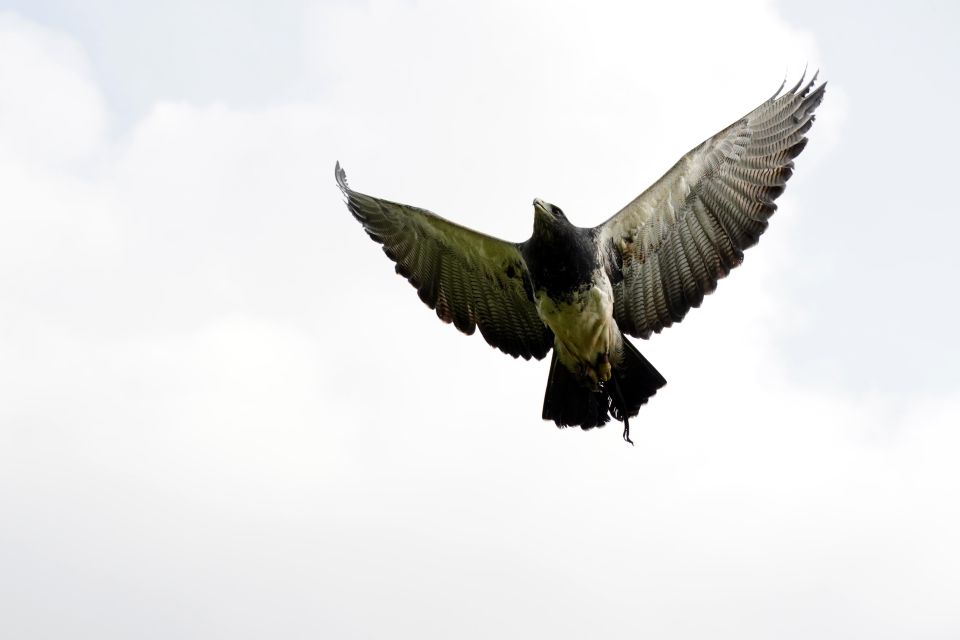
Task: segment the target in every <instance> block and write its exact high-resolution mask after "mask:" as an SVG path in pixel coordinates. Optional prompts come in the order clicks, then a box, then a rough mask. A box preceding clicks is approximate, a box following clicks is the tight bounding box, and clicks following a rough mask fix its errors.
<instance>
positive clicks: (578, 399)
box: [543, 337, 667, 439]
mask: <svg viewBox="0 0 960 640" xmlns="http://www.w3.org/2000/svg"><path fill="white" fill-rule="evenodd" d="M665 384H667V381H666V380H665V379H664V377H663V376H662V375H660V372H659V371H657V370H656V369H654V368H653V365H652V364H650V363H649V362H648V361H647V359H646V358H644V357H643V356H642V355H641V354H640V352H639V351H637V349H636V347H634V346H633V345H632V344H630V343H629V342H628V341H627V339H626V337H624V338H623V352H622V353H621V358H620V361H619V362H617V363H616V364H614V366H613V379H611V380H610V381H609V382H607V383H606V384H605V385H604V386H603V388H601V389H600V390H599V391H592V390H591V389H590V388H589V387H588V386H586V385H584V384H583V383H582V382H581V381H580V380H579V379H578V377H577V376H576V375H575V374H574V373H573V372H571V371H570V370H569V369H567V368H566V367H565V366H563V365H562V364H560V363H559V362H558V361H557V352H556V351H554V352H553V360H551V362H550V377H549V379H548V380H547V392H546V395H545V396H544V399H543V419H544V420H553V421H554V422H555V423H556V424H557V426H559V427H570V426H578V427H581V428H583V429H592V428H593V427H601V426H603V425H605V424H606V423H607V422H609V420H610V416H611V415H612V416H613V417H614V419H616V420H620V421H621V422H624V423H626V422H627V420H628V419H629V418H632V417H633V416H635V415H637V413H638V412H639V411H640V407H641V406H643V405H644V404H646V402H647V400H649V399H650V397H651V396H653V394H655V393H656V392H657V389H659V388H660V387H662V386H663V385H665ZM624 436H625V438H627V439H629V429H627V430H625V432H624Z"/></svg>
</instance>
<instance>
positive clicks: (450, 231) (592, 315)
mask: <svg viewBox="0 0 960 640" xmlns="http://www.w3.org/2000/svg"><path fill="white" fill-rule="evenodd" d="M825 87H826V84H825V83H823V84H820V85H817V84H816V75H814V76H813V78H812V79H811V80H809V81H808V82H805V81H804V80H803V79H801V81H800V82H799V83H798V84H797V85H796V86H795V87H793V88H792V89H789V90H787V91H785V92H783V93H781V91H782V90H783V87H781V88H780V89H779V90H778V91H777V93H776V94H775V95H774V96H773V97H772V98H770V99H769V100H767V101H766V102H764V103H763V104H761V105H760V106H759V107H757V108H756V109H754V110H753V111H751V112H750V113H748V114H747V115H745V116H744V117H742V118H740V119H739V120H737V121H736V122H734V123H733V124H731V125H730V126H729V127H727V128H725V129H723V130H722V131H720V132H719V133H717V134H716V135H714V136H712V137H710V138H709V139H707V140H705V141H704V142H703V143H701V144H700V145H698V146H697V147H695V148H694V149H692V150H691V151H690V152H689V153H687V154H686V155H684V156H683V157H682V158H681V159H680V161H679V162H677V163H676V164H675V165H674V166H673V168H672V169H670V170H669V171H668V172H667V173H666V174H665V175H664V176H663V177H662V178H660V179H659V180H658V181H657V182H655V183H654V184H653V185H652V186H651V187H650V188H648V189H647V190H646V191H644V192H643V193H642V194H640V195H639V196H637V197H636V198H635V199H634V200H633V201H631V202H630V203H629V204H628V205H627V206H625V207H624V208H623V209H621V210H620V211H619V212H618V213H616V214H614V215H613V216H612V217H611V218H610V219H609V220H607V221H606V222H604V223H603V224H601V225H599V226H597V227H593V228H581V227H576V226H574V225H573V224H571V223H570V222H569V221H568V220H567V218H566V215H565V214H564V213H563V211H561V210H560V209H559V208H558V207H556V206H554V205H552V204H549V203H547V202H544V201H542V200H540V199H535V200H534V201H533V206H534V225H533V234H532V235H531V237H530V238H529V239H528V240H527V241H526V242H522V243H512V242H507V241H505V240H500V239H498V238H494V237H491V236H488V235H485V234H482V233H479V232H477V231H473V230H472V229H468V228H466V227H463V226H460V225H458V224H455V223H453V222H450V221H448V220H446V219H444V218H441V217H440V216H438V215H436V214H434V213H431V212H430V211H426V210H425V209H420V208H417V207H411V206H409V205H404V204H399V203H396V202H390V201H388V200H382V199H380V198H374V197H372V196H368V195H365V194H362V193H359V192H357V191H354V190H353V189H351V188H350V187H349V186H348V184H347V179H346V175H345V173H344V171H343V169H341V168H340V164H339V163H337V166H336V179H337V184H338V185H339V186H340V189H341V190H342V191H343V193H344V195H345V196H346V199H347V206H348V208H349V209H350V211H351V213H353V215H354V216H355V217H356V218H357V220H359V221H360V223H361V224H362V225H363V228H364V229H365V230H366V232H367V234H369V236H370V237H371V238H372V239H373V240H374V241H376V242H378V243H380V244H381V245H383V250H384V252H385V253H386V254H387V256H388V257H389V258H390V259H391V260H393V261H394V262H395V263H396V271H397V273H399V274H400V275H402V276H404V277H405V278H407V280H409V281H410V283H411V284H412V285H413V286H414V287H416V289H417V292H418V293H419V294H420V299H421V300H423V301H424V302H425V303H426V304H427V305H428V306H429V307H430V308H432V309H435V310H436V312H437V315H438V316H439V317H440V319H441V320H443V321H444V322H452V323H453V324H454V325H455V326H456V327H457V328H458V329H460V330H461V331H463V332H464V333H467V334H472V333H473V332H474V331H475V330H476V329H479V330H480V333H481V334H482V335H483V337H484V338H485V339H486V340H487V342H488V343H490V344H491V345H492V346H494V347H496V348H498V349H500V350H501V351H503V352H505V353H509V354H510V355H512V356H514V357H522V358H524V359H529V358H531V357H533V358H537V359H538V360H539V359H541V358H543V357H544V356H546V354H547V353H548V352H549V351H550V349H551V348H553V360H552V362H551V364H550V376H549V380H548V381H547V390H546V395H545V398H544V404H543V418H544V419H545V420H553V421H554V422H555V423H556V424H557V425H558V426H580V427H582V428H583V429H590V428H592V427H598V426H602V425H604V424H606V423H607V422H608V421H609V419H610V416H612V417H613V418H614V419H616V420H620V421H622V422H623V423H624V431H623V437H624V439H625V440H627V441H628V442H629V441H630V423H629V419H630V418H631V417H633V416H636V415H637V413H638V412H639V410H640V406H641V405H643V404H644V403H646V402H647V400H648V399H649V398H650V397H651V396H652V395H654V394H655V393H656V391H657V389H659V388H660V387H662V386H663V385H665V384H666V380H664V378H663V376H661V375H660V373H659V372H658V371H657V370H656V369H654V367H653V366H652V365H651V364H650V363H649V362H647V360H646V358H644V357H643V356H642V355H641V354H640V352H639V351H637V350H636V348H635V347H634V346H633V345H632V344H631V343H630V342H629V341H628V340H627V338H626V337H625V336H624V335H623V334H628V335H631V336H636V337H640V338H647V337H649V336H650V334H651V333H654V332H659V331H661V330H662V329H663V328H664V327H669V326H670V325H671V324H673V323H674V322H679V321H680V320H682V319H683V317H684V315H686V313H687V311H689V310H690V309H691V308H692V307H698V306H700V303H701V301H702V300H703V296H704V295H706V294H708V293H710V292H712V291H713V290H714V289H715V288H716V286H717V280H719V279H720V278H722V277H723V276H725V275H727V274H728V273H729V272H730V270H731V269H733V268H734V267H736V266H737V265H739V264H740V262H741V261H742V260H743V250H744V249H746V248H747V247H750V246H752V245H754V244H756V243H757V241H758V239H759V237H760V235H761V234H762V233H763V232H764V230H766V228H767V221H768V218H769V217H770V216H771V215H772V214H773V212H774V211H775V210H776V204H774V200H775V199H776V198H777V197H778V196H779V195H780V194H781V193H783V190H784V185H785V184H786V182H787V180H788V179H789V178H790V176H791V175H792V174H793V159H794V158H795V157H796V156H797V155H798V154H799V153H800V152H801V151H802V150H803V148H804V146H805V145H806V142H807V138H806V133H807V131H808V130H809V129H810V127H811V126H812V125H813V120H814V115H813V113H814V111H815V110H816V108H817V106H818V105H819V104H820V102H821V100H822V99H823V93H824V89H825Z"/></svg>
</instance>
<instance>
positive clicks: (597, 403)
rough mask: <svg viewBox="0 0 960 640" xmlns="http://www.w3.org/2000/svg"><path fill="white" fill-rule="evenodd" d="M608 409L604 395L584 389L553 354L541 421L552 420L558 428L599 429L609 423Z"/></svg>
mask: <svg viewBox="0 0 960 640" xmlns="http://www.w3.org/2000/svg"><path fill="white" fill-rule="evenodd" d="M608 406H609V403H608V401H607V394H606V392H605V391H591V390H590V389H589V388H587V387H586V386H584V385H583V383H582V382H580V380H578V379H577V377H576V376H575V375H574V374H573V372H571V371H570V370H569V369H567V368H566V367H565V366H563V365H562V364H560V363H559V362H558V361H557V352H556V351H554V352H553V359H552V360H551V361H550V377H549V378H548V379H547V393H546V395H545V396H544V398H543V419H544V420H553V421H554V422H556V423H557V426H558V427H581V428H583V429H592V428H593V427H602V426H603V425H605V424H607V422H608V421H609V420H610V416H609V415H607V407H608Z"/></svg>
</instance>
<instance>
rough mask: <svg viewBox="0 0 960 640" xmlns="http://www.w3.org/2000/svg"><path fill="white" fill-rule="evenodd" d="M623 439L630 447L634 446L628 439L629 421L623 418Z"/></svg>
mask: <svg viewBox="0 0 960 640" xmlns="http://www.w3.org/2000/svg"><path fill="white" fill-rule="evenodd" d="M623 439H624V440H626V441H627V442H629V443H630V446H634V444H633V440H631V439H630V420H629V419H627V418H624V420H623Z"/></svg>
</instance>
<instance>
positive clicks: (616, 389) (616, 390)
mask: <svg viewBox="0 0 960 640" xmlns="http://www.w3.org/2000/svg"><path fill="white" fill-rule="evenodd" d="M610 381H611V382H612V383H613V384H611V385H610V386H611V387H613V396H612V398H613V400H614V402H616V403H617V408H618V409H619V410H620V415H621V416H623V439H624V440H625V441H626V442H629V443H630V446H633V440H631V439H630V416H628V415H627V409H626V404H627V403H626V401H625V400H624V399H623V394H622V393H620V384H619V383H618V382H617V377H616V376H611V378H610Z"/></svg>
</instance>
